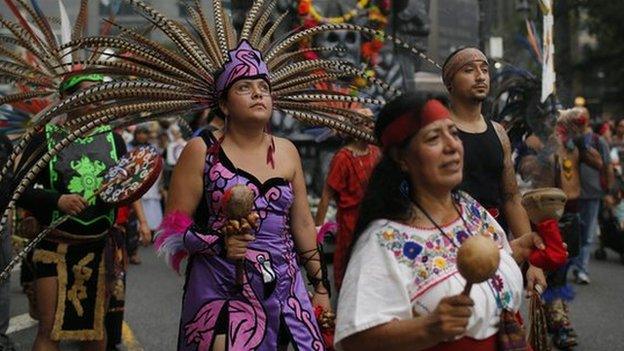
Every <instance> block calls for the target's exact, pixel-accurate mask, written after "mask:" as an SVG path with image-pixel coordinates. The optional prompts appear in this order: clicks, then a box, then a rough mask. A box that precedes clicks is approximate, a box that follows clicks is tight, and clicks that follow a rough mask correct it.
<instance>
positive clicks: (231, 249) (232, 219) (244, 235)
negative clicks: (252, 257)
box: [221, 184, 260, 287]
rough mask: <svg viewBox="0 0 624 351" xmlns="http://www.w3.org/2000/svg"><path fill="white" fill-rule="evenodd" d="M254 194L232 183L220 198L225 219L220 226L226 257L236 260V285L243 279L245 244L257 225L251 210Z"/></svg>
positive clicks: (247, 243)
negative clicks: (221, 226) (223, 235)
mask: <svg viewBox="0 0 624 351" xmlns="http://www.w3.org/2000/svg"><path fill="white" fill-rule="evenodd" d="M254 198H255V195H254V193H253V192H252V191H251V189H249V188H248V187H247V186H245V185H242V184H237V185H234V186H233V187H231V188H228V189H226V191H225V193H224V194H223V198H222V199H221V205H222V208H223V209H224V211H225V215H226V216H227V218H228V219H227V221H226V223H225V225H224V226H223V228H222V232H223V234H225V248H226V251H227V255H226V256H227V258H229V259H231V260H236V285H237V286H238V287H240V286H242V284H243V280H244V274H245V272H244V270H245V265H244V259H245V253H246V252H247V246H248V245H249V243H250V242H252V241H253V240H254V239H255V237H254V236H253V235H252V234H251V233H252V229H255V228H256V227H257V223H258V219H259V218H260V217H259V216H258V214H257V213H255V212H253V205H254Z"/></svg>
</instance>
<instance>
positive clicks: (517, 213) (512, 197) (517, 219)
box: [492, 122, 531, 238]
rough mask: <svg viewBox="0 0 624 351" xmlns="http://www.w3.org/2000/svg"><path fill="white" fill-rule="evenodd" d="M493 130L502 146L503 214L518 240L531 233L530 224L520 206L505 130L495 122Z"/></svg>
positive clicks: (509, 145) (520, 200)
mask: <svg viewBox="0 0 624 351" xmlns="http://www.w3.org/2000/svg"><path fill="white" fill-rule="evenodd" d="M492 123H493V124H494V129H495V130H496V134H497V135H498V138H499V139H500V142H501V144H502V146H503V176H502V185H501V186H502V193H503V203H502V207H503V213H504V215H505V219H506V220H507V224H508V225H509V230H511V233H512V235H513V237H514V238H519V237H521V236H522V235H524V234H528V233H531V223H530V222H529V216H528V215H527V213H526V211H525V209H524V207H523V206H522V196H521V195H520V191H519V190H518V183H517V181H516V173H515V172H514V167H513V162H512V160H511V142H510V141H509V137H507V132H506V131H505V128H503V126H501V125H500V124H498V123H496V122H492Z"/></svg>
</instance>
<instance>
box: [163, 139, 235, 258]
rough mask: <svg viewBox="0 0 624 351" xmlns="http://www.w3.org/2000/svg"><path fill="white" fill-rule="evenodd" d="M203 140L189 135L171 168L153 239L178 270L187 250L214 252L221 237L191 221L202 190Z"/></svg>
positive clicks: (220, 241)
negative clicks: (167, 193) (199, 229)
mask: <svg viewBox="0 0 624 351" xmlns="http://www.w3.org/2000/svg"><path fill="white" fill-rule="evenodd" d="M206 149H207V148H206V144H205V143H204V141H203V140H202V139H201V138H194V139H192V140H191V141H190V142H189V143H188V144H187V145H186V147H185V148H184V151H182V154H181V155H180V159H179V160H178V164H177V165H176V166H175V168H174V169H173V174H172V177H171V185H170V189H171V191H170V194H171V195H170V196H169V198H168V199H167V206H166V210H165V218H164V219H163V222H162V225H161V227H160V230H159V233H158V235H157V237H156V240H155V241H154V244H155V246H156V249H157V250H158V251H159V252H161V253H162V254H164V255H165V257H167V259H168V260H170V264H171V266H172V267H173V268H174V269H176V270H179V264H180V261H181V260H182V258H183V257H184V255H185V254H187V253H191V254H192V253H196V252H203V253H206V254H210V255H214V254H217V253H218V252H220V249H222V246H221V245H218V244H222V242H223V240H222V237H221V235H216V234H214V233H198V232H196V230H195V228H194V226H192V224H193V220H192V218H193V214H194V213H195V210H196V208H197V206H198V205H199V202H200V201H201V198H202V194H203V187H204V181H203V174H204V163H205V156H206Z"/></svg>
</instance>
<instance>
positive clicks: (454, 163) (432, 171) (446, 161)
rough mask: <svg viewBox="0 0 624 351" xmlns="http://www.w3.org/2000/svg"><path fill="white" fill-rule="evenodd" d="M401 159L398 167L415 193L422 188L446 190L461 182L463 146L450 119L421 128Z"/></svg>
mask: <svg viewBox="0 0 624 351" xmlns="http://www.w3.org/2000/svg"><path fill="white" fill-rule="evenodd" d="M401 158H402V159H401V161H400V164H401V167H402V168H403V169H404V171H406V172H407V173H408V174H409V175H410V178H411V180H412V184H413V185H414V186H415V188H416V189H415V190H416V192H418V190H419V189H422V188H425V187H427V188H437V189H439V188H448V190H449V191H450V190H452V189H453V188H455V187H456V186H457V185H459V183H461V181H462V174H463V172H462V170H463V165H464V147H463V145H462V143H461V140H460V139H459V136H458V131H457V127H455V123H454V122H453V121H452V120H451V119H450V118H449V119H443V120H439V121H436V122H433V123H430V124H429V125H427V126H426V127H424V128H422V129H421V130H420V131H419V132H418V133H417V134H416V135H414V136H413V137H412V139H411V140H410V141H409V144H408V145H407V149H406V150H405V152H403V155H402V157H401Z"/></svg>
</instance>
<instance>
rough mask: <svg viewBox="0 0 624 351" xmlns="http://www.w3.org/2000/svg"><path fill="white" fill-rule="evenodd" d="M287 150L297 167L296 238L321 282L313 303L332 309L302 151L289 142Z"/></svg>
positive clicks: (292, 211) (292, 212)
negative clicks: (302, 163) (317, 241)
mask: <svg viewBox="0 0 624 351" xmlns="http://www.w3.org/2000/svg"><path fill="white" fill-rule="evenodd" d="M285 153H286V154H287V155H288V158H289V159H290V160H293V162H294V163H295V171H294V175H293V178H292V187H293V194H294V201H293V205H292V207H291V209H290V222H291V228H292V233H293V239H294V241H295V245H296V247H297V250H298V252H299V254H300V255H301V259H302V262H303V263H304V265H305V269H306V271H307V273H308V276H310V277H313V278H315V279H316V281H317V282H318V281H320V282H321V283H318V284H316V285H315V286H314V292H315V294H314V298H313V301H312V302H313V304H316V305H321V306H322V307H323V308H324V309H326V310H329V309H330V305H329V296H328V290H327V288H328V287H327V286H325V283H322V281H323V280H324V279H323V278H324V277H323V276H322V274H323V272H322V269H321V259H322V257H321V254H320V252H319V251H318V248H317V244H316V229H315V227H314V221H313V220H312V214H311V213H310V207H309V206H308V195H307V191H306V185H305V180H304V177H303V169H302V167H301V159H300V157H299V152H297V149H296V148H295V146H294V145H292V143H290V142H289V143H287V146H286V147H285Z"/></svg>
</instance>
